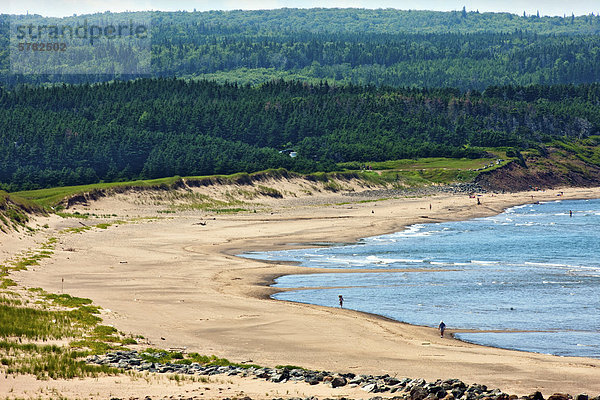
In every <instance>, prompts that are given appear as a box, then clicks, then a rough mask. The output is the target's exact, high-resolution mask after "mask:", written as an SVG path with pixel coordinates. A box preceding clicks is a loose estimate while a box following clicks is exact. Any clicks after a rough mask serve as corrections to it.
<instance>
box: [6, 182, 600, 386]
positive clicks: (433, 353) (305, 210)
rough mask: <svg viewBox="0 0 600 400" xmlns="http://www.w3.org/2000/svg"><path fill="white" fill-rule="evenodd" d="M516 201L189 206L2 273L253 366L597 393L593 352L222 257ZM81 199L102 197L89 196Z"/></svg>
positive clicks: (67, 244) (65, 240) (108, 317)
mask: <svg viewBox="0 0 600 400" xmlns="http://www.w3.org/2000/svg"><path fill="white" fill-rule="evenodd" d="M556 194H557V191H548V192H545V193H541V192H537V193H535V194H534V195H535V199H534V200H545V199H546V200H556V199H557V196H556ZM598 197H600V190H599V189H569V190H566V191H565V196H564V197H563V199H568V198H598ZM346 200H347V199H346ZM528 201H531V193H521V194H507V195H498V196H496V197H490V196H485V197H484V198H483V199H482V202H483V204H482V205H480V206H477V205H475V203H474V200H473V199H469V198H468V197H467V196H436V197H429V198H421V199H392V200H385V201H380V202H375V203H361V204H356V203H355V204H346V205H337V206H335V205H334V206H321V207H294V208H293V209H287V208H285V207H284V206H285V201H282V202H281V203H280V204H281V206H280V207H279V208H278V209H276V210H275V211H274V212H273V214H271V213H258V214H240V215H230V216H221V215H219V216H216V219H215V220H209V221H208V222H207V224H206V225H205V226H202V225H195V223H196V222H198V221H199V220H200V219H201V216H200V215H199V214H187V215H176V216H175V217H173V218H171V219H164V220H160V221H155V222H138V223H131V224H126V225H119V226H111V227H109V228H108V229H106V230H100V229H96V230H93V231H90V232H86V233H84V234H70V235H62V236H61V237H60V245H59V246H58V247H57V251H56V254H55V256H54V257H53V258H52V259H51V260H49V261H47V262H46V263H45V264H44V265H42V266H40V267H36V268H35V270H34V269H30V270H29V271H27V272H22V273H19V274H15V275H14V277H15V280H17V281H18V282H19V283H20V284H22V285H25V286H27V287H35V286H40V287H43V288H44V289H46V290H48V291H51V292H60V290H61V283H60V282H61V278H64V280H65V291H66V292H67V293H70V294H72V295H76V296H82V297H89V298H91V299H93V300H94V302H95V303H96V304H98V305H100V306H102V307H104V308H105V309H107V310H110V311H109V312H107V313H106V314H105V315H104V319H105V323H108V324H113V325H114V326H115V327H117V328H118V329H119V330H121V331H125V332H131V333H135V334H141V335H144V336H145V337H147V338H148V339H149V340H150V342H152V343H153V344H154V345H156V346H161V347H184V346H185V347H187V349H188V350H189V351H197V352H199V353H203V354H216V355H218V356H220V357H226V358H228V359H230V360H232V361H238V362H240V361H247V360H252V361H253V362H254V363H257V364H262V365H266V366H275V365H279V364H293V365H300V366H303V367H306V368H311V369H324V370H330V371H338V372H355V373H370V374H385V373H389V374H390V375H397V376H399V377H413V378H417V377H418V378H425V379H427V380H435V379H438V378H443V379H446V378H459V379H461V380H463V381H465V382H466V383H481V384H486V385H488V386H489V387H498V388H500V389H502V390H503V391H505V392H508V393H516V394H520V395H522V394H529V393H532V392H533V391H535V390H540V391H542V392H543V393H544V394H546V395H548V394H552V393H555V392H569V393H572V394H577V393H581V392H587V393H588V394H590V395H597V394H600V369H599V367H600V360H595V359H584V358H563V357H553V356H547V355H540V354H531V353H521V352H515V351H508V350H501V349H493V348H487V347H483V346H476V345H470V344H466V343H462V342H460V341H456V340H452V339H447V338H446V339H440V338H439V337H438V335H437V332H436V331H435V330H433V329H430V328H423V327H415V326H409V325H405V324H401V323H397V322H394V321H390V320H386V319H384V318H380V317H377V316H371V315H366V314H363V313H358V312H353V311H350V310H340V309H336V308H326V307H318V306H310V305H303V304H294V303H288V302H281V301H274V300H270V299H269V298H268V296H269V295H270V294H272V293H273V292H274V289H272V288H269V287H268V286H266V284H268V283H270V282H271V281H272V279H273V278H274V277H276V276H281V275H285V274H292V273H307V272H311V271H310V270H307V269H306V268H300V267H295V266H290V265H285V264H282V263H263V262H258V261H253V260H248V259H243V258H239V257H236V256H235V254H239V253H241V252H243V251H250V250H263V249H275V248H283V247H291V246H293V245H294V244H298V243H310V242H322V241H351V240H355V239H357V238H359V237H364V236H369V235H375V234H382V233H387V232H393V231H397V230H400V229H402V227H403V226H406V225H407V224H410V223H416V222H434V221H446V220H456V219H466V218H472V217H476V216H482V215H490V214H495V213H498V212H500V211H502V210H503V209H504V208H506V207H508V206H511V205H516V204H522V203H525V202H528ZM429 204H432V210H431V211H430V210H429ZM95 207H99V208H102V207H104V206H103V204H102V201H100V202H98V204H96V205H95ZM105 211H106V212H115V213H117V214H118V213H119V210H114V209H106V210H105ZM424 217H427V218H424ZM60 249H69V250H75V251H64V250H63V251H61V250H60ZM312 272H321V271H312ZM335 305H336V299H335V298H334V299H332V306H335ZM161 338H164V339H165V340H162V339H161ZM105 387H109V386H108V385H106V386H105ZM0 394H2V391H1V390H0ZM362 397H369V396H368V395H367V396H362Z"/></svg>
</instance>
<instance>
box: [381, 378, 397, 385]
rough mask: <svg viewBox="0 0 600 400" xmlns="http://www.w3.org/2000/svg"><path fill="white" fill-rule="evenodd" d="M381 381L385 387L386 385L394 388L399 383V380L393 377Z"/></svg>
mask: <svg viewBox="0 0 600 400" xmlns="http://www.w3.org/2000/svg"><path fill="white" fill-rule="evenodd" d="M383 381H384V382H385V384H386V385H388V386H396V385H397V384H399V383H400V380H399V379H396V378H394V377H391V376H390V377H387V378H385V379H384V380H383Z"/></svg>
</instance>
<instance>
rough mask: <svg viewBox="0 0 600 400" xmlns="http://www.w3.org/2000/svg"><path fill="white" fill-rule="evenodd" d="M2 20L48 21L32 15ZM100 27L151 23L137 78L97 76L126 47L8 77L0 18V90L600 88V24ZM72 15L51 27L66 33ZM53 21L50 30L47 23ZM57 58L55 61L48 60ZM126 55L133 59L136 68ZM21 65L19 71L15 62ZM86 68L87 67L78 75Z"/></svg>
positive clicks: (477, 17)
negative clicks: (210, 83)
mask: <svg viewBox="0 0 600 400" xmlns="http://www.w3.org/2000/svg"><path fill="white" fill-rule="evenodd" d="M12 18H13V19H12V22H13V23H15V21H17V22H19V23H33V24H40V23H48V21H47V20H44V19H41V18H40V17H39V16H35V15H30V16H13V17H12ZM86 18H89V19H90V20H92V19H97V20H100V21H109V20H111V19H115V20H127V19H128V18H133V19H134V20H135V19H136V18H138V19H140V18H147V19H148V20H151V21H152V22H151V34H152V35H151V38H152V46H151V60H150V63H151V68H150V73H149V75H148V74H146V73H144V74H137V75H136V74H135V73H130V74H129V75H123V74H119V73H114V74H111V73H105V74H102V73H99V72H98V71H100V70H101V71H111V67H112V65H111V62H112V61H114V60H116V59H121V58H122V54H123V52H124V51H127V52H132V53H133V55H132V57H133V59H134V60H136V61H137V62H142V61H141V60H140V59H139V57H141V55H140V54H138V53H136V48H135V47H133V48H131V46H130V45H129V43H127V41H121V42H119V41H115V42H113V43H110V44H108V45H98V46H95V47H92V48H77V47H75V48H73V49H71V51H70V53H69V57H70V58H69V62H70V63H75V64H76V63H81V64H82V65H83V72H84V73H82V74H77V75H62V74H59V73H58V72H57V73H55V74H52V73H48V74H45V75H40V74H36V66H35V64H32V67H31V70H28V71H26V73H25V74H12V73H11V69H10V59H9V58H10V57H9V56H10V48H11V47H10V46H9V41H8V37H9V27H10V22H11V20H10V18H9V16H7V15H0V82H3V84H4V86H6V87H13V86H15V85H18V84H20V83H34V84H42V83H48V82H50V83H56V82H66V83H85V82H90V83H91V82H103V81H109V80H112V79H115V78H119V79H130V78H138V77H171V76H177V77H186V78H210V79H214V80H217V81H220V82H225V81H237V82H238V83H241V84H245V83H262V82H265V81H269V80H272V79H274V78H282V77H283V78H287V79H294V80H305V81H307V82H311V83H318V81H320V80H328V81H330V82H338V83H351V84H355V85H369V84H374V85H387V86H396V87H405V86H407V87H424V86H427V87H457V88H460V89H463V90H468V89H476V90H484V89H485V88H486V87H488V86H492V85H512V86H526V85H532V84H542V85H551V84H567V83H575V84H577V83H592V82H597V81H599V80H600V69H599V68H597V65H600V64H599V63H600V35H598V33H600V17H599V16H597V15H587V16H577V17H575V16H565V17H537V16H525V17H521V16H516V15H513V14H508V13H478V12H475V11H471V12H467V11H466V10H465V11H456V12H433V11H401V10H392V9H388V10H364V9H311V10H299V9H281V10H263V11H210V12H201V13H200V12H157V13H119V14H111V13H104V14H95V15H92V16H89V17H88V16H86ZM76 20H77V19H76V17H69V18H63V19H60V20H51V22H52V23H59V22H60V23H73V22H74V21H76ZM57 21H58V22H57ZM60 56H62V55H60ZM136 57H137V58H136ZM25 64H26V63H25ZM86 68H87V69H86Z"/></svg>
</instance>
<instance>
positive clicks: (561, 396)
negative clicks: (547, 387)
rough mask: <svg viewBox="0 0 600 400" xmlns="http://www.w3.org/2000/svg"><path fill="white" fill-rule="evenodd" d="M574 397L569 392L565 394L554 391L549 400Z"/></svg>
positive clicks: (562, 399) (567, 399) (568, 399)
mask: <svg viewBox="0 0 600 400" xmlns="http://www.w3.org/2000/svg"><path fill="white" fill-rule="evenodd" d="M571 399H572V397H571V396H570V395H568V394H564V393H554V394H553V395H551V396H550V397H548V400H571Z"/></svg>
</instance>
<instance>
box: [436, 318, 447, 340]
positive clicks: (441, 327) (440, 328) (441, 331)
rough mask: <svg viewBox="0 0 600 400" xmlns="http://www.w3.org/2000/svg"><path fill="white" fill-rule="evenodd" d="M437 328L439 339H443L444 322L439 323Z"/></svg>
mask: <svg viewBox="0 0 600 400" xmlns="http://www.w3.org/2000/svg"><path fill="white" fill-rule="evenodd" d="M438 328H439V330H440V337H444V331H445V330H446V324H445V323H444V321H440V324H439V326H438Z"/></svg>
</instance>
